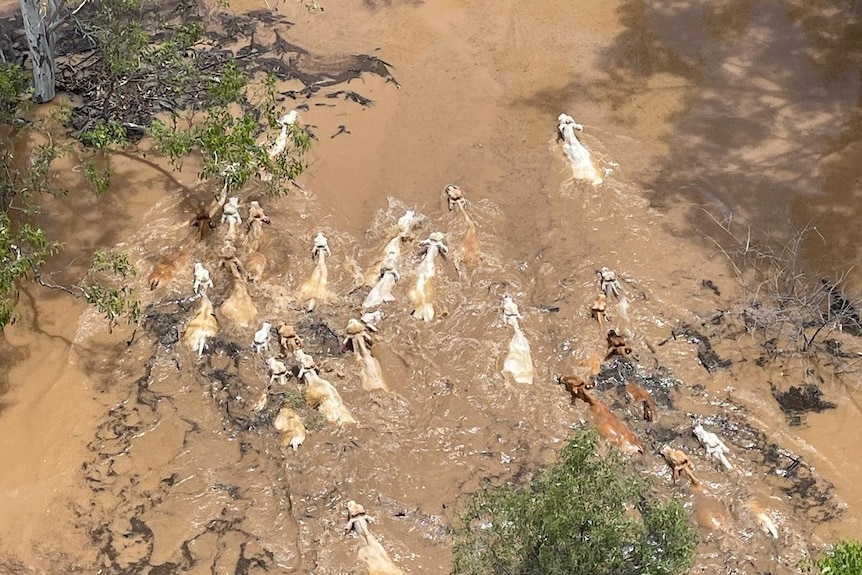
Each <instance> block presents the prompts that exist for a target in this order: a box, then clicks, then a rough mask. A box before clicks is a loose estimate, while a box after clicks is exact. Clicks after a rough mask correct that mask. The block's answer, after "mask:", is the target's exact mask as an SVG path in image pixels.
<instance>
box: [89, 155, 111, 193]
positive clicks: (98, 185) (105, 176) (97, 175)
mask: <svg viewBox="0 0 862 575" xmlns="http://www.w3.org/2000/svg"><path fill="white" fill-rule="evenodd" d="M84 175H85V176H86V177H87V181H88V182H90V187H91V188H92V189H93V193H94V194H96V195H97V196H101V195H102V194H104V193H105V192H107V191H108V187H110V185H111V169H110V168H107V167H106V168H102V169H100V168H99V166H98V165H97V163H96V160H95V158H89V159H87V160H85V161H84Z"/></svg>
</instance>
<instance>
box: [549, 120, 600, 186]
mask: <svg viewBox="0 0 862 575" xmlns="http://www.w3.org/2000/svg"><path fill="white" fill-rule="evenodd" d="M557 122H559V125H558V126H557V129H558V131H559V134H560V137H561V138H562V140H563V152H565V154H566V157H567V158H568V159H569V163H570V164H571V166H572V176H574V177H575V179H578V180H587V181H588V182H590V183H591V184H593V185H594V186H598V185H599V184H601V183H602V178H601V176H599V173H598V171H596V166H595V165H594V164H593V160H592V158H590V152H589V150H587V148H586V147H585V146H584V145H583V144H581V142H580V141H579V140H578V138H577V136H575V132H581V131H583V129H584V127H583V126H582V125H581V124H578V123H577V122H575V119H574V118H572V117H571V116H569V115H568V114H560V115H559V116H558V117H557Z"/></svg>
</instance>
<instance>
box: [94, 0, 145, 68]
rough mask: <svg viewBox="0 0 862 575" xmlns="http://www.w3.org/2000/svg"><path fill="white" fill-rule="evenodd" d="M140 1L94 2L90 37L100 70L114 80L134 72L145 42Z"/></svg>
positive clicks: (99, 0) (102, 0)
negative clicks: (91, 34)
mask: <svg viewBox="0 0 862 575" xmlns="http://www.w3.org/2000/svg"><path fill="white" fill-rule="evenodd" d="M142 22H143V14H142V9H141V2H140V0H98V2H97V3H96V14H95V17H94V20H93V28H94V31H93V37H94V38H95V39H96V46H97V48H98V50H99V54H100V55H101V58H102V69H103V70H104V71H105V73H106V74H107V75H108V76H112V77H114V78H118V77H122V76H128V75H130V74H132V73H134V72H135V71H137V70H138V68H139V66H140V64H141V59H142V57H143V53H144V48H145V47H146V46H147V44H148V43H149V40H150V37H149V35H148V34H147V32H146V30H145V29H144V26H143V24H142Z"/></svg>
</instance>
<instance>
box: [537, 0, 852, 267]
mask: <svg viewBox="0 0 862 575" xmlns="http://www.w3.org/2000/svg"><path fill="white" fill-rule="evenodd" d="M618 12H619V16H620V22H621V23H622V24H623V26H624V29H623V30H622V31H621V32H620V33H619V34H618V35H617V37H616V38H615V40H614V41H613V43H612V45H611V46H610V48H609V49H607V50H606V51H605V52H604V56H603V61H602V62H601V67H602V68H603V69H604V70H605V71H606V75H607V79H606V80H605V81H604V82H600V83H598V84H596V85H594V86H593V87H592V88H591V89H588V90H586V93H588V94H590V96H592V97H593V98H594V99H596V100H599V99H601V100H604V101H608V100H609V101H610V102H611V109H612V112H611V118H612V119H613V120H614V121H615V122H617V123H619V124H621V125H623V126H625V127H626V128H627V129H628V128H632V127H633V128H634V129H635V131H637V130H638V124H643V125H644V128H642V130H643V132H644V134H643V139H644V140H647V141H649V140H650V139H659V140H660V139H662V136H663V134H662V130H660V129H657V130H654V131H653V133H649V129H648V128H649V127H650V124H649V122H650V120H648V119H644V118H645V117H648V116H649V115H653V114H657V113H659V114H660V113H661V112H662V110H658V111H656V110H655V109H652V108H649V107H646V106H644V105H643V104H644V102H647V103H648V102H650V95H649V94H650V92H656V91H666V90H677V91H678V92H679V93H680V95H681V98H682V100H683V101H684V104H683V105H682V106H680V107H679V108H678V109H677V110H676V113H671V114H666V115H665V118H664V119H665V121H666V122H667V123H668V124H669V125H670V126H669V131H668V132H667V135H666V143H667V144H668V146H669V147H668V152H667V154H666V156H665V158H664V159H663V160H662V161H660V162H658V164H657V165H655V166H653V167H652V168H653V169H652V170H651V172H652V173H647V174H646V175H645V176H644V179H643V181H642V182H641V184H642V186H643V187H644V188H645V189H647V190H648V193H649V197H650V201H651V204H652V205H653V206H655V207H657V208H659V209H662V210H663V211H670V212H672V213H673V212H676V213H681V214H682V217H683V221H684V223H683V225H682V229H684V230H690V229H692V228H694V229H698V230H700V231H701V232H702V233H704V234H709V235H711V236H714V237H716V239H718V240H719V241H725V240H727V236H724V237H722V236H723V235H724V234H723V233H722V232H721V231H720V230H719V229H718V227H717V226H716V225H715V223H714V222H713V217H714V218H715V219H716V220H718V221H723V222H730V221H732V222H733V225H734V226H735V230H736V231H742V232H744V231H745V228H746V227H747V226H749V225H750V226H752V227H753V228H755V229H754V230H753V232H754V233H755V234H763V235H764V236H767V237H768V238H769V240H771V241H786V240H787V239H788V238H789V237H790V236H792V235H793V233H794V231H795V229H796V228H801V227H803V226H804V225H805V224H808V223H813V225H816V226H817V229H818V231H819V232H820V233H822V234H823V236H824V237H825V245H826V247H827V249H828V250H829V252H830V253H829V255H830V257H834V256H838V258H837V259H839V260H840V261H841V265H843V266H845V267H846V266H847V265H848V264H850V263H852V261H853V260H854V259H855V258H856V257H858V253H857V252H856V251H855V250H856V248H855V246H856V245H858V244H859V243H860V241H862V238H860V237H859V236H858V234H857V233H856V232H854V231H851V230H855V229H859V228H858V226H854V225H853V223H854V222H855V221H857V219H858V217H859V215H860V214H859V211H860V209H862V202H860V201H859V192H858V186H857V184H858V180H859V177H860V175H862V173H860V168H859V167H858V166H859V165H862V164H860V163H859V162H858V159H859V155H860V154H862V151H860V148H859V143H858V142H859V140H860V122H859V98H860V94H859V89H860V88H859V81H858V77H859V54H860V51H859V43H860V41H862V33H860V19H859V14H858V10H855V9H854V8H853V7H852V6H849V7H848V6H846V5H845V3H842V2H835V1H825V0H824V1H821V2H814V3H804V2H797V1H792V0H788V1H785V2H781V3H769V4H767V3H755V2H752V1H751V0H726V1H724V2H719V3H716V4H713V5H711V6H705V5H703V4H701V3H697V2H657V3H655V2H654V3H645V2H643V1H642V0H631V1H627V2H623V3H622V4H621V6H620V8H619V9H618ZM660 78H664V80H660ZM583 88H584V87H583V86H579V85H577V83H573V84H571V85H569V86H568V87H567V88H566V90H565V91H566V92H571V91H573V90H579V91H582V92H583V91H584V89H583ZM564 97H565V96H562V95H561V96H559V97H558V99H560V100H561V101H562V100H563V99H564ZM543 100H544V101H552V100H554V95H552V94H537V97H536V102H537V103H538V102H540V101H543ZM701 208H702V209H701ZM706 212H709V213H708V214H707V213H706ZM823 247H824V245H823V243H822V242H818V243H817V244H816V245H815V244H813V243H812V244H811V245H809V246H808V249H807V251H806V254H805V255H806V256H807V257H808V260H809V263H811V262H814V261H816V260H819V259H821V258H820V256H821V255H822V253H820V252H822V251H823Z"/></svg>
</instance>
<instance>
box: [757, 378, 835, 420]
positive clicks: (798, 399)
mask: <svg viewBox="0 0 862 575" xmlns="http://www.w3.org/2000/svg"><path fill="white" fill-rule="evenodd" d="M770 390H771V391H772V397H774V398H775V400H776V401H777V402H778V405H779V407H781V411H783V412H784V413H785V414H786V415H787V417H788V420H789V423H790V425H801V424H802V414H804V413H809V412H812V411H813V412H815V413H820V412H821V411H826V410H827V409H835V404H834V403H832V402H831V401H824V400H823V399H822V397H823V392H822V391H821V390H820V388H819V387H818V386H816V385H814V384H813V383H809V384H805V385H800V386H791V387H790V389H788V390H787V391H781V390H779V389H778V388H777V387H776V386H774V385H770Z"/></svg>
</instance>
